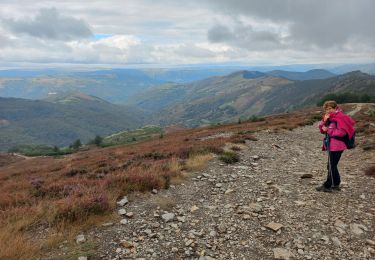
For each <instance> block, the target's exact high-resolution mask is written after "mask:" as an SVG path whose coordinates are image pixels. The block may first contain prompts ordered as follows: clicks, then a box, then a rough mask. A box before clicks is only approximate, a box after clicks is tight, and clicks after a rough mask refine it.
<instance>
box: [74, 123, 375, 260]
mask: <svg viewBox="0 0 375 260" xmlns="http://www.w3.org/2000/svg"><path fill="white" fill-rule="evenodd" d="M256 136H257V137H258V139H259V140H258V141H256V142H249V143H247V144H246V145H245V146H244V147H243V149H242V150H241V151H240V152H239V153H240V154H241V161H240V162H239V163H236V164H234V165H225V164H223V163H221V162H220V161H219V160H217V158H215V159H214V160H212V161H210V162H209V165H208V167H207V168H206V169H205V170H203V171H200V172H196V173H193V174H192V175H191V176H190V177H189V178H188V179H187V180H186V181H185V182H184V183H183V184H181V185H176V186H173V185H172V186H171V188H170V189H168V190H163V191H159V192H158V193H157V194H152V193H150V194H146V195H143V196H140V195H139V196H136V197H134V198H133V197H131V198H130V202H129V203H128V204H127V205H125V206H124V207H123V208H124V209H125V210H126V212H128V213H129V212H131V214H130V216H131V215H132V214H133V217H131V218H127V220H126V221H124V222H127V223H124V224H120V223H114V224H111V223H108V225H107V226H105V227H102V228H99V229H96V230H94V231H91V232H89V233H87V234H85V237H86V239H87V240H88V242H86V243H93V244H96V245H97V246H98V249H97V250H95V252H96V253H95V256H93V257H91V258H90V259H198V258H199V259H274V258H275V256H276V257H280V259H288V257H290V258H292V257H294V258H297V259H374V256H375V255H374V253H375V249H374V244H373V243H374V240H375V233H374V229H375V221H374V214H375V203H374V201H375V189H374V187H375V185H374V182H375V179H374V178H370V177H366V176H364V174H363V172H362V170H363V167H365V166H366V165H368V164H370V163H371V162H372V160H373V156H374V154H373V152H364V151H362V150H361V149H359V148H358V149H355V150H353V151H346V152H345V153H344V155H343V158H342V160H341V162H340V164H339V169H340V172H341V175H342V180H343V183H342V186H343V188H342V191H339V192H333V193H318V192H316V191H315V186H317V185H319V184H321V183H322V182H323V180H324V178H325V176H326V154H325V153H324V152H321V151H320V149H321V135H320V134H319V133H318V131H317V126H316V125H314V126H306V127H302V128H299V129H295V130H293V131H282V132H279V133H268V132H259V133H257V134H256ZM278 147H279V148H278ZM371 153H372V154H371ZM304 174H308V175H309V174H311V175H312V178H301V176H302V175H304ZM272 222H273V223H274V224H272ZM270 223H271V224H270ZM278 224H280V225H278ZM267 225H270V226H269V227H267ZM272 229H275V231H274V230H272ZM276 230H277V231H276ZM67 253H68V252H67Z"/></svg>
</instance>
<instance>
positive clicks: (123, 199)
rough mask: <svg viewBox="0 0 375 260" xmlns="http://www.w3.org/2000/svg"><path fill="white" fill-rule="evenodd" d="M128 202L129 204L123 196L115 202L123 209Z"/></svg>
mask: <svg viewBox="0 0 375 260" xmlns="http://www.w3.org/2000/svg"><path fill="white" fill-rule="evenodd" d="M128 202H129V200H128V197H126V196H124V197H123V198H122V199H121V200H120V201H117V205H118V206H120V207H123V206H125V205H126V204H128Z"/></svg>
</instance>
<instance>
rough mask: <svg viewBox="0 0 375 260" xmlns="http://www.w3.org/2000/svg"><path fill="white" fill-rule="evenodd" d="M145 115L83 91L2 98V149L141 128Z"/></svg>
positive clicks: (64, 143)
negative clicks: (28, 98) (45, 96)
mask: <svg viewBox="0 0 375 260" xmlns="http://www.w3.org/2000/svg"><path fill="white" fill-rule="evenodd" d="M144 122H145V114H144V113H142V112H141V111H140V110H138V109H135V108H131V107H128V106H119V105H113V104H111V103H108V102H107V101H104V100H102V99H100V98H97V97H93V96H88V95H86V94H83V93H69V94H62V95H55V96H54V97H49V98H48V101H46V100H27V99H20V98H0V151H6V150H7V149H9V148H11V147H13V146H15V145H19V144H47V145H57V146H67V145H69V144H71V143H72V142H73V141H74V140H76V139H81V141H82V142H87V141H89V139H92V138H94V137H95V135H101V136H105V135H110V134H112V133H115V132H118V131H123V130H126V129H133V128H137V127H141V126H143V125H144Z"/></svg>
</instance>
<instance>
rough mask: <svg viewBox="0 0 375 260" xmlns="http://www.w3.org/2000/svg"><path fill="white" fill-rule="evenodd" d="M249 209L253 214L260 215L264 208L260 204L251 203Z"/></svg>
mask: <svg viewBox="0 0 375 260" xmlns="http://www.w3.org/2000/svg"><path fill="white" fill-rule="evenodd" d="M249 208H250V210H251V211H252V212H256V213H259V212H261V211H262V206H261V205H259V204H258V203H251V204H250V205H249Z"/></svg>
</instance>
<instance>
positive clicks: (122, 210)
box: [118, 209, 126, 216]
mask: <svg viewBox="0 0 375 260" xmlns="http://www.w3.org/2000/svg"><path fill="white" fill-rule="evenodd" d="M118 214H119V215H120V216H122V215H125V214H126V210H125V209H119V210H118Z"/></svg>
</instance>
